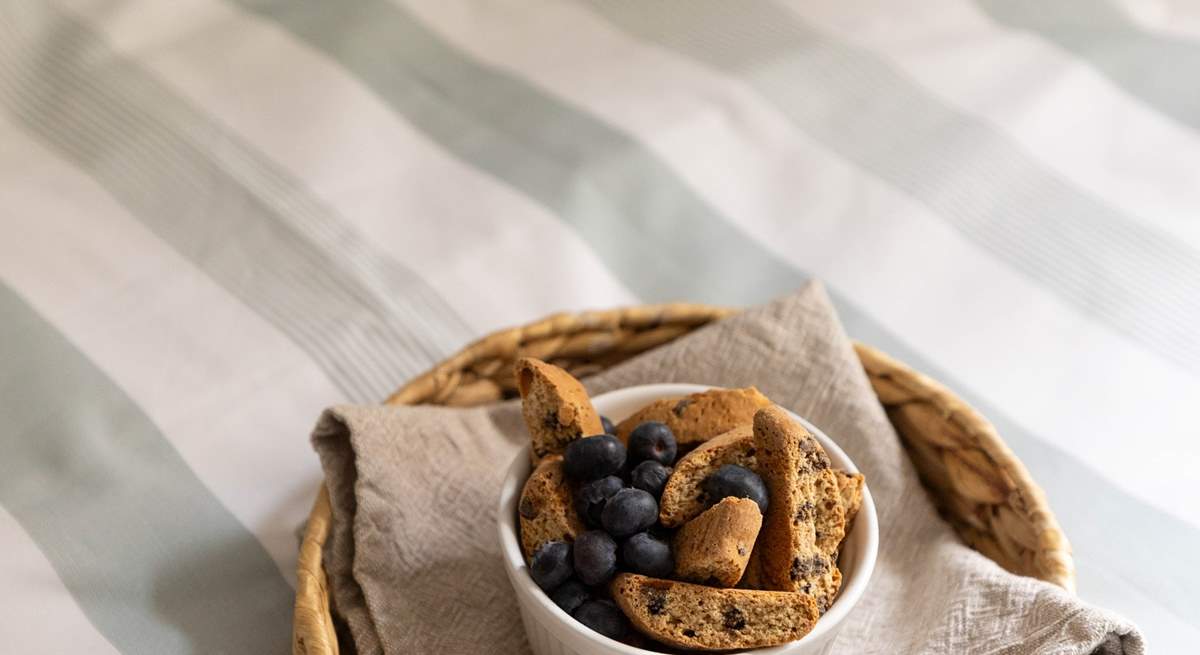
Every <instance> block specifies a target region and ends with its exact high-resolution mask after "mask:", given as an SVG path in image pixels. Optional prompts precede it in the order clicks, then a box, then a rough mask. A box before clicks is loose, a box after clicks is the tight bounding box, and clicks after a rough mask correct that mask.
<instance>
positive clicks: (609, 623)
mask: <svg viewBox="0 0 1200 655" xmlns="http://www.w3.org/2000/svg"><path fill="white" fill-rule="evenodd" d="M572 616H574V617H575V620H576V621H579V622H580V623H582V624H584V625H586V626H587V627H589V628H591V629H592V630H595V631H596V632H599V633H600V634H602V635H604V636H605V637H608V638H609V639H621V638H622V637H624V636H625V615H624V614H622V613H621V610H619V609H617V606H616V605H615V604H613V602H612V601H611V600H589V601H588V602H586V603H584V604H582V605H580V606H579V609H577V610H575V612H574V613H573V614H572Z"/></svg>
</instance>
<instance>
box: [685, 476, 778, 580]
mask: <svg viewBox="0 0 1200 655" xmlns="http://www.w3.org/2000/svg"><path fill="white" fill-rule="evenodd" d="M761 527H762V512H759V511H758V503H755V502H754V501H753V500H750V499H748V498H734V497H732V496H730V497H728V498H725V499H722V500H721V502H719V503H717V504H716V505H713V506H712V507H710V508H709V509H708V510H706V511H705V512H703V513H702V514H700V516H697V517H696V518H694V519H692V520H691V521H688V522H687V523H686V524H685V525H684V526H683V527H682V528H680V529H679V531H678V532H676V533H675V541H674V547H675V577H676V578H679V579H681V580H690V581H692V582H697V583H700V584H706V585H713V586H718V587H732V586H734V585H735V584H737V582H738V580H740V579H741V578H742V573H743V572H745V570H746V563H747V562H749V561H750V553H752V552H753V551H754V541H755V539H756V538H757V537H758V530H759V528H761Z"/></svg>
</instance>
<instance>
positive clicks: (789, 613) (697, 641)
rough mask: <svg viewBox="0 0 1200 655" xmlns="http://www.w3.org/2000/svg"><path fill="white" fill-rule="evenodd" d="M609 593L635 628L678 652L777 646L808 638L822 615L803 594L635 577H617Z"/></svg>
mask: <svg viewBox="0 0 1200 655" xmlns="http://www.w3.org/2000/svg"><path fill="white" fill-rule="evenodd" d="M610 590H611V592H612V596H613V600H615V601H616V602H617V606H618V607H620V608H621V611H623V612H624V613H625V616H627V617H629V621H630V622H631V623H633V625H634V627H635V628H637V629H638V630H639V631H641V632H642V633H644V634H646V635H647V636H649V637H650V638H652V639H654V640H656V641H660V642H662V643H664V644H668V645H670V646H676V647H679V648H691V649H695V650H733V649H742V648H759V647H763V646H775V645H777V644H783V643H787V642H789V641H794V640H796V639H799V638H801V637H803V636H804V635H806V634H808V632H809V631H810V630H812V627H813V625H814V624H815V623H816V622H817V617H818V612H817V606H816V603H815V602H813V599H812V598H811V597H809V596H807V595H805V594H795V593H788V592H781V591H749V590H745V589H717V588H714V587H706V586H703V585H696V584H690V583H686V582H675V581H672V580H661V579H658V578H649V577H646V576H643V575H636V574H632V573H621V574H619V575H617V577H616V578H614V579H613V582H612V584H611V585H610Z"/></svg>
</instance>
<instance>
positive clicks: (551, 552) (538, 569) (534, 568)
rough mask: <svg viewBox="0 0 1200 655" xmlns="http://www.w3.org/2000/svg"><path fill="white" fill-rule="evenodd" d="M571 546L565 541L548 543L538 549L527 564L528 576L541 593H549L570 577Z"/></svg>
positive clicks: (571, 570) (572, 570)
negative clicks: (539, 588)
mask: <svg viewBox="0 0 1200 655" xmlns="http://www.w3.org/2000/svg"><path fill="white" fill-rule="evenodd" d="M572 573H574V569H573V568H572V566H571V544H568V543H566V542H565V541H548V542H546V543H544V544H542V545H541V546H540V547H538V549H537V552H535V553H534V554H533V561H532V562H530V564H529V575H531V576H533V581H534V582H535V583H537V586H539V587H541V588H542V591H545V592H547V593H549V592H550V591H551V590H552V589H554V588H555V587H557V586H558V585H560V584H562V583H564V582H566V581H567V578H569V577H571V574H572Z"/></svg>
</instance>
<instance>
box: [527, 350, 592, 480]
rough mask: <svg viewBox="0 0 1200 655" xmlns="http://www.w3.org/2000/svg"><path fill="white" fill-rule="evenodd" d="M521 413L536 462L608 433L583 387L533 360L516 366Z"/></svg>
mask: <svg viewBox="0 0 1200 655" xmlns="http://www.w3.org/2000/svg"><path fill="white" fill-rule="evenodd" d="M516 377H517V391H519V392H520V394H521V412H522V414H523V415H524V416H525V426H526V427H527V428H528V429H529V437H530V446H531V452H532V454H533V460H534V462H535V463H537V462H538V461H540V460H541V459H542V458H544V457H546V456H548V455H559V454H562V452H563V450H564V449H565V448H566V447H567V444H569V443H571V442H572V441H575V440H576V439H579V438H580V437H587V436H591V435H596V434H604V426H603V425H602V424H601V423H600V415H599V414H597V413H596V409H595V408H594V407H592V401H591V400H590V399H588V395H587V391H586V390H584V388H583V385H582V384H580V383H579V380H576V379H575V378H574V377H572V376H571V374H570V373H568V372H566V371H564V370H563V369H561V368H559V367H557V366H554V365H553V364H547V363H546V362H543V361H541V360H539V359H534V358H532V357H522V358H521V359H519V360H517V365H516Z"/></svg>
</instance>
